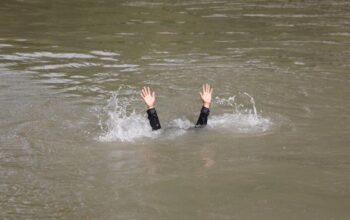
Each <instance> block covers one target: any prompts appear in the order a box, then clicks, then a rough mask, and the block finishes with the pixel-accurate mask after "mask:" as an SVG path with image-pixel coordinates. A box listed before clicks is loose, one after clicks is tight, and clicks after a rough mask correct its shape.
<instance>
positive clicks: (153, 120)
mask: <svg viewBox="0 0 350 220" xmlns="http://www.w3.org/2000/svg"><path fill="white" fill-rule="evenodd" d="M141 97H142V99H143V101H145V103H146V105H147V107H148V109H147V115H148V120H149V123H150V125H151V127H152V130H158V129H160V128H161V126H160V122H159V118H158V115H157V111H156V109H155V103H156V94H155V92H154V91H153V92H151V88H150V87H143V88H142V90H141Z"/></svg>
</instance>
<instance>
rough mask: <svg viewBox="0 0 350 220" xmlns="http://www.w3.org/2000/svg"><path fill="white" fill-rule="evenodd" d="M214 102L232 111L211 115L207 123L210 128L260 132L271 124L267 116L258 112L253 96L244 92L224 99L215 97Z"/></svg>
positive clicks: (239, 131)
mask: <svg viewBox="0 0 350 220" xmlns="http://www.w3.org/2000/svg"><path fill="white" fill-rule="evenodd" d="M214 102H215V103H216V104H219V105H221V106H229V107H231V108H233V112H232V113H224V114H223V115H218V116H213V117H212V118H211V119H210V123H208V126H210V127H212V128H217V127H218V128H219V127H222V128H229V129H231V131H233V132H238V133H262V132H265V131H267V130H268V129H269V128H270V127H271V125H272V122H271V120H270V119H269V118H264V117H263V116H261V115H260V114H258V112H257V110H256V106H255V100H254V98H253V97H252V96H251V95H249V94H248V93H246V92H244V93H239V94H238V95H235V96H231V97H229V98H226V99H225V98H220V97H216V98H215V101H214Z"/></svg>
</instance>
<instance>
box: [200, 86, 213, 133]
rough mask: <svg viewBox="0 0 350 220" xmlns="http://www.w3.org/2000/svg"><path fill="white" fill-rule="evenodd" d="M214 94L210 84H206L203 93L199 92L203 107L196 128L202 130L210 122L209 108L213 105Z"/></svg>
mask: <svg viewBox="0 0 350 220" xmlns="http://www.w3.org/2000/svg"><path fill="white" fill-rule="evenodd" d="M212 93H213V88H212V87H210V85H209V84H204V85H203V87H202V91H201V92H199V95H200V97H201V100H202V103H203V106H202V109H201V112H200V114H199V118H198V120H197V123H196V128H202V127H205V126H206V125H207V122H208V116H209V113H210V111H209V107H210V103H211V95H212Z"/></svg>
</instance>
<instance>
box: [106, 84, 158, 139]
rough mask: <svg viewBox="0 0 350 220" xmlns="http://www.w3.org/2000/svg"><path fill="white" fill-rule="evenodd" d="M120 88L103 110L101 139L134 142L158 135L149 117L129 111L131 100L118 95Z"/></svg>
mask: <svg viewBox="0 0 350 220" xmlns="http://www.w3.org/2000/svg"><path fill="white" fill-rule="evenodd" d="M118 94H119V90H118V91H117V92H115V93H113V94H112V96H111V98H110V99H109V100H108V104H107V106H106V107H104V109H103V111H102V116H105V117H106V118H105V119H103V118H100V126H101V129H102V130H103V134H102V135H101V136H100V137H99V140H100V141H105V142H110V141H117V140H119V141H122V142H124V141H127V142H133V141H134V140H135V139H137V138H142V137H148V138H152V137H156V136H157V134H159V132H152V129H151V127H150V125H149V122H148V120H147V117H145V116H144V115H141V114H137V113H136V112H135V111H132V112H131V113H130V114H128V112H127V107H128V106H129V104H130V102H129V100H128V99H127V98H124V99H123V98H121V97H118Z"/></svg>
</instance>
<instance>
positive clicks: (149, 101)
mask: <svg viewBox="0 0 350 220" xmlns="http://www.w3.org/2000/svg"><path fill="white" fill-rule="evenodd" d="M212 93H213V88H211V87H210V85H208V84H204V85H203V88H202V91H201V92H199V95H200V97H201V100H202V102H203V106H202V109H201V112H200V114H199V118H198V120H197V123H196V128H202V127H205V126H206V125H207V122H208V116H209V113H210V111H209V106H210V103H211V95H212ZM141 97H142V98H143V100H144V101H145V103H146V105H147V106H148V110H147V115H148V120H149V123H150V125H151V127H152V130H158V129H160V128H161V126H160V122H159V118H158V115H157V111H156V109H155V102H156V96H155V92H154V91H153V92H151V89H150V88H149V87H143V89H142V90H141Z"/></svg>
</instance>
